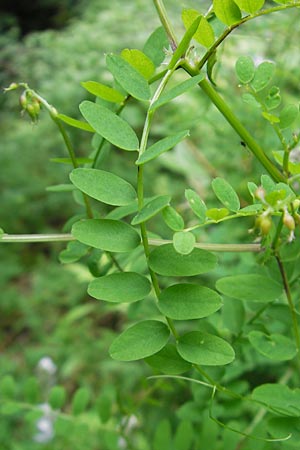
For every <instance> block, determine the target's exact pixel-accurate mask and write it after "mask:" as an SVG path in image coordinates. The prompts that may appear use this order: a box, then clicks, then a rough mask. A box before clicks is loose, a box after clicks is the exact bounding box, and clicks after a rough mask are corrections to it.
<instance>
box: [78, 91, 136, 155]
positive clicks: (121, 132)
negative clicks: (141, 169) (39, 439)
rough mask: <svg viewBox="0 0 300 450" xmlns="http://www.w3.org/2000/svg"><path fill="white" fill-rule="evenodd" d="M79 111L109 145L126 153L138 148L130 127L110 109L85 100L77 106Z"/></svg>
mask: <svg viewBox="0 0 300 450" xmlns="http://www.w3.org/2000/svg"><path fill="white" fill-rule="evenodd" d="M79 109H80V112H81V114H82V115H83V117H84V118H85V119H86V120H87V122H88V123H89V124H90V125H91V126H92V127H93V129H94V130H95V131H96V133H98V134H100V135H101V136H102V137H104V139H107V140H108V141H109V142H110V143H111V144H113V145H115V146H116V147H119V148H121V149H123V150H128V151H135V150H137V149H138V148H139V141H138V138H137V135H136V134H135V132H134V131H133V129H132V128H131V126H130V125H129V124H128V123H127V122H126V121H125V120H124V119H122V118H121V117H119V116H117V114H115V113H114V112H112V111H111V110H110V109H108V108H105V107H104V106H102V105H98V104H96V103H93V102H89V101H87V100H85V101H84V102H82V103H81V104H80V105H79Z"/></svg>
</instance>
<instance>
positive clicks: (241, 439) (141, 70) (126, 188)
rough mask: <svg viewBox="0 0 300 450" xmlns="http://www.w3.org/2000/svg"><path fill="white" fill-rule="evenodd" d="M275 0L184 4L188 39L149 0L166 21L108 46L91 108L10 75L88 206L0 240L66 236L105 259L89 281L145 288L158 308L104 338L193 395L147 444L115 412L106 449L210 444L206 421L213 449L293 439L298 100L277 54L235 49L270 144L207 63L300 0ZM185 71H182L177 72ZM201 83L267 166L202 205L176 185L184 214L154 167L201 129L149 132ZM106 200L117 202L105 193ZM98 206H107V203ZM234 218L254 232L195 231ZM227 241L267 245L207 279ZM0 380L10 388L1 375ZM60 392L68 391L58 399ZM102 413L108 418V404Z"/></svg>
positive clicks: (96, 290) (114, 290) (112, 296)
mask: <svg viewBox="0 0 300 450" xmlns="http://www.w3.org/2000/svg"><path fill="white" fill-rule="evenodd" d="M273 3H274V2H273ZM275 3H276V5H274V4H270V2H268V3H267V2H265V1H263V0H253V1H246V0H245V1H243V0H226V1H223V0H222V1H221V0H214V1H213V2H211V4H210V6H209V8H208V10H207V11H200V10H199V11H198V10H194V9H184V10H183V11H182V22H183V25H184V27H185V30H186V31H185V32H184V34H183V36H181V38H180V39H179V38H178V36H177V33H176V32H175V31H174V30H173V26H172V24H171V21H170V19H169V17H168V14H167V12H166V9H165V7H164V4H163V2H162V0H154V1H153V4H154V6H155V8H156V10H157V13H158V16H159V18H160V20H161V24H162V26H161V27H159V28H158V29H156V30H155V31H154V32H153V33H152V34H151V36H150V37H149V39H148V40H147V42H146V43H145V45H144V48H143V50H139V49H135V48H134V49H125V50H123V51H122V52H121V53H120V54H110V53H108V54H107V55H106V66H107V71H108V72H110V74H111V78H112V79H113V82H112V83H111V85H104V84H102V83H99V82H97V81H84V82H83V83H82V87H83V88H84V89H86V91H88V92H89V94H92V95H93V96H95V99H94V100H84V101H83V102H82V103H81V104H80V105H79V110H80V113H81V115H82V118H83V120H78V119H74V118H72V117H69V116H66V115H64V114H61V113H59V112H58V111H57V110H56V109H55V108H54V107H53V106H52V105H50V104H49V103H48V102H47V101H46V100H45V99H44V98H43V97H42V96H41V95H40V94H38V93H37V92H35V90H33V89H32V88H31V87H29V86H28V85H27V84H26V83H13V84H12V85H11V86H10V87H9V88H7V89H6V91H14V90H17V89H22V93H21V97H20V103H21V106H22V108H23V111H24V113H27V114H28V115H29V116H30V118H31V119H32V121H33V122H37V121H38V116H39V114H40V113H41V112H42V111H43V110H45V111H47V112H48V113H49V115H50V117H51V119H52V120H53V121H54V123H55V124H56V126H57V128H58V131H59V132H60V133H61V136H62V138H63V140H64V143H65V145H66V149H67V151H68V153H69V158H68V159H69V161H68V162H70V163H71V164H72V165H73V170H72V171H71V173H70V181H71V183H70V184H68V185H61V186H57V187H56V189H55V190H57V191H59V190H62V191H63V190H67V191H69V190H73V191H74V192H76V199H77V201H78V203H79V204H80V205H81V207H82V208H83V209H84V210H82V211H80V213H81V216H80V218H79V219H78V217H75V218H72V220H71V222H70V223H71V224H72V225H71V230H70V233H65V234H61V235H33V236H31V235H20V236H14V235H9V234H7V233H5V232H4V231H3V233H2V234H1V242H2V243H6V242H7V243H8V242H41V241H45V242H51V241H69V242H68V245H67V248H66V249H65V250H63V251H62V252H61V254H60V260H61V262H63V263H68V262H74V261H78V260H80V259H83V260H84V259H85V258H86V257H87V256H88V257H89V258H90V259H92V258H94V260H96V261H97V264H98V266H97V270H98V273H96V274H95V271H92V273H93V275H96V276H95V277H94V279H93V280H92V281H91V282H90V283H89V286H88V293H89V295H90V296H91V297H93V298H94V299H97V300H101V301H104V302H107V304H108V305H110V304H111V307H112V308H115V307H116V306H119V307H120V308H121V309H122V311H127V310H128V308H129V307H130V306H132V305H133V304H135V303H137V302H139V303H138V304H141V303H142V302H149V300H151V302H152V303H153V304H152V308H153V309H152V310H151V314H150V317H149V316H148V315H147V314H146V315H144V316H143V317H141V318H140V320H134V323H130V324H128V325H126V326H124V329H123V330H121V331H120V333H119V334H118V335H117V336H116V338H115V339H114V340H113V342H112V343H111V345H110V348H109V354H110V356H111V357H112V358H113V359H114V360H116V361H124V362H125V361H126V362H129V361H138V360H144V361H146V363H147V364H148V365H149V366H150V367H151V368H152V369H153V371H154V376H153V377H151V378H150V380H149V385H150V386H151V383H155V382H158V383H161V382H164V383H166V382H168V383H169V385H173V384H174V383H177V382H178V383H180V384H179V385H180V386H182V384H183V383H184V386H186V384H187V385H188V386H189V387H190V389H191V396H192V400H190V401H188V402H187V405H183V406H182V407H181V416H180V419H181V420H180V421H179V423H178V425H177V428H176V430H175V432H174V433H173V432H172V430H171V425H170V423H169V422H168V421H161V422H160V423H159V426H158V427H157V429H156V431H155V432H154V433H152V435H151V433H150V435H148V434H147V432H145V435H146V439H145V440H143V443H142V444H137V441H136V440H135V438H134V433H135V428H134V426H135V424H134V426H129V422H128V423H125V424H124V421H123V422H122V421H121V424H120V428H119V430H122V429H123V435H122V433H121V431H120V437H119V441H116V442H115V441H114V442H115V443H111V442H110V444H108V443H107V442H106V443H105V442H103V443H102V448H104V449H106V448H107V449H111V448H113V449H114V448H119V447H118V445H121V444H120V442H122V448H123V447H124V448H126V446H127V448H145V449H148V448H154V449H155V450H156V449H159V448H171V445H173V444H174V445H175V448H178V449H182V450H189V449H200V448H202V447H201V445H202V444H201V442H203V439H204V437H205V434H206V433H207V429H206V426H207V427H209V425H207V423H213V424H217V425H218V427H217V430H218V431H217V432H216V436H215V439H212V441H211V443H210V448H211V449H212V450H217V449H220V448H225V446H226V449H232V450H239V449H245V450H246V449H249V448H250V447H249V445H250V446H251V445H254V444H251V439H254V440H256V441H257V442H256V443H255V445H259V446H260V447H258V448H262V449H271V448H272V449H273V448H274V449H277V448H278V449H286V450H289V449H292V448H297V446H298V442H299V417H300V407H299V395H300V394H299V392H300V391H299V369H300V360H299V358H300V334H299V319H298V316H299V312H298V309H299V275H300V272H299V264H298V262H299V258H300V245H299V224H300V213H299V206H300V195H299V173H300V163H299V162H298V161H296V160H294V159H293V157H292V156H293V152H295V150H296V149H297V146H298V144H299V139H300V134H299V126H298V123H297V120H298V119H299V117H298V116H299V114H298V113H299V105H298V104H297V105H295V104H288V105H285V106H281V104H282V99H281V97H283V98H284V93H283V94H281V92H280V87H278V86H277V85H276V84H273V78H274V76H275V74H276V65H275V63H273V62H270V61H263V62H261V63H260V64H258V65H257V66H256V65H255V63H254V61H253V59H252V58H250V57H249V56H248V55H240V56H239V57H238V58H237V61H236V65H235V71H236V76H237V78H236V85H237V86H239V89H240V90H241V91H243V92H242V94H241V102H242V101H244V102H245V103H246V107H247V108H250V107H251V108H256V109H257V110H259V111H260V112H261V120H265V121H266V124H267V126H269V127H271V129H272V130H273V131H274V133H275V135H276V138H277V141H278V146H279V148H280V149H279V150H278V149H276V150H273V152H272V153H270V152H269V151H266V150H265V149H264V148H263V146H262V145H261V144H260V142H259V141H257V140H256V138H255V130H248V129H247V128H246V127H245V126H244V124H243V123H242V122H241V121H240V120H239V118H238V117H237V115H236V113H235V111H234V110H233V109H232V108H231V105H230V104H229V103H227V102H225V100H224V99H223V98H222V96H221V95H220V94H219V92H218V87H217V81H216V79H215V77H214V70H213V68H214V65H215V64H216V62H217V60H218V50H219V48H220V47H221V46H222V44H223V42H224V41H225V40H226V39H227V38H228V37H229V36H230V34H231V33H232V32H233V31H234V30H235V29H237V28H239V27H242V26H243V24H245V23H247V22H250V21H254V20H255V19H257V18H264V16H268V15H269V14H272V13H274V14H275V13H276V12H279V11H285V10H288V9H291V8H294V9H295V14H298V12H299V11H298V8H299V7H300V2H297V1H281V2H279V1H276V2H275ZM166 55H167V56H166ZM177 73H181V74H182V76H183V77H184V80H183V81H180V82H175V84H174V79H176V78H175V77H176V74H177ZM198 88H200V89H202V91H203V92H204V93H205V94H206V96H207V97H208V99H209V101H210V102H211V103H212V104H214V105H215V106H216V108H217V109H218V110H219V112H220V113H221V114H222V115H223V116H224V118H225V119H226V121H227V122H228V123H229V125H230V126H231V127H232V129H233V130H234V132H235V133H237V135H238V136H239V139H240V140H241V142H242V144H243V145H242V147H241V148H242V150H244V147H246V149H247V151H248V152H249V154H251V155H252V157H253V158H255V159H256V160H257V161H258V163H260V166H261V168H262V170H263V173H262V174H261V178H260V182H259V184H258V183H257V182H254V180H253V179H251V178H250V179H249V180H247V181H248V190H249V198H251V199H252V200H251V201H249V202H248V204H246V205H245V204H242V202H241V200H240V197H241V196H240V194H239V192H236V190H235V189H234V188H233V186H232V183H231V182H230V180H228V179H224V178H222V177H219V176H217V177H215V178H214V179H213V180H212V182H211V191H212V193H213V195H214V196H215V202H214V203H213V204H212V205H206V203H205V202H204V200H203V199H202V198H201V196H200V195H199V194H198V193H197V192H196V190H195V189H191V188H190V187H187V189H186V190H185V192H184V193H182V198H184V202H185V204H186V206H187V209H188V213H187V214H186V216H188V215H190V216H192V217H193V220H192V222H188V221H187V217H186V216H185V213H184V212H181V211H180V212H179V208H177V205H174V203H173V199H172V196H171V195H169V193H167V194H166V193H165V192H161V193H160V194H159V195H153V192H145V181H146V180H147V169H148V167H149V165H150V164H151V163H152V162H153V161H154V160H156V159H158V160H159V158H160V157H161V155H163V154H165V153H167V152H172V149H173V148H174V147H175V146H177V145H179V144H180V143H182V142H183V141H184V140H185V139H189V137H190V136H191V138H192V132H191V130H189V129H185V128H184V129H182V128H181V127H180V126H179V128H178V129H174V132H173V133H172V134H170V135H168V136H165V137H163V138H162V139H159V140H155V139H152V135H151V133H152V129H153V125H154V124H155V120H156V117H157V115H158V114H159V112H160V111H161V108H164V107H165V106H166V105H168V104H169V103H170V102H173V101H174V100H176V99H177V98H178V97H179V96H181V95H183V94H184V93H186V92H187V91H189V90H192V89H193V90H196V89H198ZM132 102H135V104H138V105H139V106H140V111H143V112H144V123H143V127H142V130H141V132H139V131H138V130H136V129H135V128H134V126H132V125H131V124H130V123H129V121H128V120H127V119H126V118H125V117H126V116H125V117H124V114H123V110H126V107H127V105H129V104H130V103H132ZM68 126H70V127H75V128H77V129H80V130H83V131H86V132H89V133H90V134H91V136H92V144H91V145H92V150H91V152H90V154H88V155H86V157H85V158H78V157H77V156H76V152H75V150H74V148H73V145H72V142H71V140H70V138H69V136H68V133H67V127H68ZM153 140H154V142H153ZM107 145H110V146H111V148H112V151H111V154H110V157H111V158H113V155H114V152H123V158H124V161H125V160H126V158H128V161H129V162H130V170H131V171H132V173H135V175H136V183H135V184H133V183H132V182H129V181H128V179H129V177H128V178H127V177H125V178H123V177H120V176H119V175H117V174H116V173H114V172H111V171H108V170H104V169H103V167H102V155H103V152H104V149H105V146H107ZM132 155H133V156H132ZM64 162H65V161H64ZM151 182H152V183H155V180H152V181H151ZM100 204H101V205H108V208H107V209H106V210H105V208H104V209H103V208H102V209H101V208H100V206H99V205H100ZM216 204H217V206H216ZM103 210H105V211H106V213H105V214H101V212H100V211H103ZM240 219H241V220H242V219H247V223H249V220H251V221H252V224H253V225H252V229H251V230H250V233H251V237H252V242H250V243H249V242H248V239H249V238H248V228H247V225H246V226H245V236H247V238H245V242H244V243H235V242H231V240H230V238H231V236H228V242H226V243H220V244H216V243H210V242H201V231H202V230H203V229H204V228H207V229H209V227H212V226H214V227H215V226H218V227H222V224H223V223H225V222H229V221H231V223H232V227H234V226H235V225H234V224H235V223H236V221H239V220H240ZM156 220H157V221H163V223H164V226H165V228H166V229H167V230H168V238H166V239H165V238H162V237H161V236H159V235H158V233H157V232H156V230H155V227H154V228H153V224H154V223H155V221H156ZM199 236H200V239H199ZM220 252H236V253H243V252H245V253H249V252H253V253H257V254H258V256H257V263H256V265H255V267H253V265H250V264H249V266H248V267H247V268H246V270H245V271H244V273H235V270H234V269H232V273H231V274H230V275H226V276H221V277H219V278H218V279H217V280H216V283H215V286H214V285H213V284H212V282H211V280H212V279H216V278H217V277H216V276H215V273H216V270H217V264H218V255H219V254H220ZM210 276H211V278H209V277H210ZM253 361H256V362H257V364H258V365H259V366H261V367H267V368H268V370H269V369H270V371H271V372H272V377H271V376H267V377H265V378H263V379H262V382H261V383H260V382H259V380H258V379H256V380H255V382H254V383H253V384H252V385H251V383H250V382H248V380H247V373H248V372H251V371H252V370H253V364H254V363H253ZM182 374H184V375H182ZM53 389H55V388H53ZM81 389H82V390H79V391H77V393H76V394H75V396H76V395H77V397H76V398H75V399H74V401H73V409H72V412H73V414H74V415H75V416H76V415H80V414H81V413H82V412H83V411H84V410H85V409H86V408H87V406H88V404H89V393H88V391H87V390H86V389H85V388H81ZM5 390H8V391H9V389H7V387H5V383H4V391H5ZM57 396H58V397H59V396H60V391H56V392H55V393H53V392H52V396H51V399H52V400H51V402H50V404H51V405H52V406H53V407H54V406H55V405H56V400H55V399H56V397H57ZM64 400H65V399H64ZM63 403H64V401H58V404H59V406H58V408H57V409H60V408H61V407H63ZM185 406H186V408H185ZM154 407H155V406H154ZM184 408H185V409H184ZM189 408H190V409H189ZM193 408H194V410H195V411H198V412H197V414H198V415H199V416H197V414H196V413H195V414H196V416H195V417H193V415H192V413H191V411H193ZM199 408H200V410H201V414H200V413H199ZM54 409H56V408H55V407H54ZM202 411H204V412H205V413H203V414H202ZM58 414H59V413H58ZM109 417H110V413H109ZM129 417H135V415H132V414H131V415H130V416H129ZM204 417H205V418H206V419H205V420H207V423H206V422H205V420H204ZM101 420H102V424H103V423H104V424H105V420H104V419H103V417H101ZM129 420H131V419H129ZM197 421H198V422H199V421H200V422H201V421H202V425H201V427H200V429H198V427H197V426H195V423H197ZM122 423H123V425H122ZM136 423H137V424H139V421H138V420H137V421H136ZM122 427H123V428H122ZM132 427H133V430H131V428H132ZM131 432H132V433H133V437H132V438H131V435H130V433H131ZM120 439H121V441H120ZM131 439H132V440H131ZM118 442H119V444H118ZM220 442H221V443H222V444H221V446H220ZM249 442H250V443H249ZM138 445H140V447H138Z"/></svg>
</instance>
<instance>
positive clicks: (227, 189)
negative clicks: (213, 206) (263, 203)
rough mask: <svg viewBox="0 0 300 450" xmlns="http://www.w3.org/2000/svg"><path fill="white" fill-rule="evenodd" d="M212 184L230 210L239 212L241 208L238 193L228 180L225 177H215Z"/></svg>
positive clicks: (218, 196) (221, 200)
mask: <svg viewBox="0 0 300 450" xmlns="http://www.w3.org/2000/svg"><path fill="white" fill-rule="evenodd" d="M211 185H212V189H213V191H214V193H215V194H216V196H217V198H218V199H219V200H220V202H221V203H223V205H224V206H225V207H226V208H227V209H229V211H233V212H237V211H238V210H239V209H240V201H239V198H238V196H237V193H236V192H235V190H234V189H233V188H232V186H231V185H230V184H229V183H228V181H226V180H224V179H223V178H215V179H214V180H213V181H212V183H211Z"/></svg>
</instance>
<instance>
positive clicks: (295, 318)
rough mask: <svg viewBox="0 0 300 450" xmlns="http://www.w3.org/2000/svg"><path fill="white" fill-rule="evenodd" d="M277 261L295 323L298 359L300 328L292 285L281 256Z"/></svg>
mask: <svg viewBox="0 0 300 450" xmlns="http://www.w3.org/2000/svg"><path fill="white" fill-rule="evenodd" d="M275 259H276V261H277V265H278V268H279V271H280V275H281V278H282V282H283V287H284V291H285V295H286V298H287V301H288V304H289V308H290V313H291V316H292V323H293V330H294V335H295V342H296V347H297V351H298V358H300V334H299V327H298V320H297V311H296V309H295V305H294V302H293V299H292V294H291V289H290V284H289V280H288V277H287V274H286V271H285V268H284V265H283V263H282V261H281V259H280V256H279V254H276V255H275Z"/></svg>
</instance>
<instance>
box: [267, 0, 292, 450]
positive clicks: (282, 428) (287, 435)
mask: <svg viewBox="0 0 300 450" xmlns="http://www.w3.org/2000/svg"><path fill="white" fill-rule="evenodd" d="M276 3H278V2H276ZM267 430H268V433H270V435H271V436H272V437H273V438H274V439H286V440H287V442H288V447H289V448H290V449H295V450H297V448H298V447H299V442H300V419H299V418H297V417H282V416H281V417H272V418H271V419H269V420H268V422H267Z"/></svg>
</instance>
